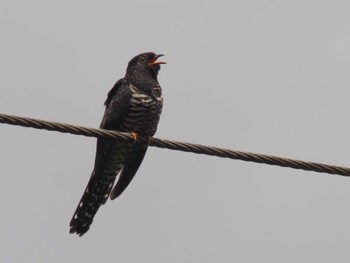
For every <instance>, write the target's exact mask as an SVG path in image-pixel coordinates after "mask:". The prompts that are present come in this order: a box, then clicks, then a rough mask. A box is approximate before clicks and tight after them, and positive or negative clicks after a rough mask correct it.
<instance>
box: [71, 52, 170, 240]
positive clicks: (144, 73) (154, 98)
mask: <svg viewBox="0 0 350 263" xmlns="http://www.w3.org/2000/svg"><path fill="white" fill-rule="evenodd" d="M161 56H163V55H156V54H155V53H153V52H146V53H142V54H140V55H138V56H136V57H134V58H133V59H132V60H130V62H129V64H128V67H127V70H126V74H125V77H124V78H122V79H120V80H118V81H117V82H116V83H115V85H114V86H113V88H112V89H111V90H110V91H109V93H108V96H107V99H106V101H105V106H106V109H105V113H104V116H103V119H102V122H101V125H100V128H102V129H108V130H115V131H121V132H131V133H132V135H133V137H134V138H135V143H132V142H128V141H123V140H112V139H106V138H99V139H97V148H96V157H95V166H94V170H93V172H92V174H91V178H90V181H89V183H88V185H87V187H86V189H85V192H84V194H83V196H82V198H81V200H80V202H79V205H78V207H77V209H76V211H75V213H74V215H73V218H72V220H71V222H70V233H76V234H78V235H80V236H82V235H83V234H84V233H86V232H87V231H88V230H89V228H90V225H91V223H92V221H93V218H94V216H95V214H96V213H97V211H98V209H99V207H100V206H101V205H103V204H105V203H106V201H107V199H108V197H109V196H110V197H111V199H112V200H113V199H115V198H117V197H118V196H119V195H120V194H121V193H122V192H123V191H124V190H125V188H126V187H127V186H128V185H129V183H130V182H131V180H132V178H133V177H134V175H135V174H136V172H137V170H138V168H139V167H140V164H141V162H142V160H143V157H144V156H145V153H146V151H147V148H148V143H147V141H148V142H149V141H150V138H151V137H152V136H153V135H154V134H155V132H156V130H157V125H158V121H159V117H160V114H161V112H162V106H163V97H162V90H161V87H160V85H159V83H158V80H157V75H158V71H159V70H160V65H161V64H165V62H159V61H157V59H158V58H159V57H161ZM136 138H145V140H137V139H136ZM119 173H120V175H119V179H118V181H117V183H116V185H115V186H114V188H113V190H112V187H113V184H114V181H115V179H116V177H117V175H118V174H119Z"/></svg>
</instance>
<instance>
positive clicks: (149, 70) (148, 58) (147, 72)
mask: <svg viewBox="0 0 350 263" xmlns="http://www.w3.org/2000/svg"><path fill="white" fill-rule="evenodd" d="M162 56H164V55H162V54H159V55H157V54H155V53H153V52H145V53H142V54H140V55H137V56H136V57H134V58H133V59H132V60H130V62H129V64H128V68H127V70H126V74H127V75H129V76H130V77H136V76H137V77H141V76H142V77H144V78H147V77H152V78H154V79H157V75H158V71H159V70H160V65H161V64H166V63H165V62H162V61H157V60H158V58H160V57H162Z"/></svg>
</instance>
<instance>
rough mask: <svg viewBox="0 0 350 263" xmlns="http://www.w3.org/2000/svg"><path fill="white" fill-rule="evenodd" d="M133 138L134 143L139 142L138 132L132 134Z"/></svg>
mask: <svg viewBox="0 0 350 263" xmlns="http://www.w3.org/2000/svg"><path fill="white" fill-rule="evenodd" d="M130 134H131V138H132V139H133V141H134V143H135V142H137V133H136V132H130Z"/></svg>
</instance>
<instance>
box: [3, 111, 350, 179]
mask: <svg viewBox="0 0 350 263" xmlns="http://www.w3.org/2000/svg"><path fill="white" fill-rule="evenodd" d="M0 123H6V124H10V125H17V126H23V127H31V128H36V129H44V130H49V131H58V132H62V133H71V134H75V135H83V136H87V137H98V138H111V139H122V140H130V141H134V137H133V136H132V134H131V133H125V132H116V131H110V130H104V129H95V128H89V127H83V126H76V125H70V124H66V123H59V122H51V121H44V120H38V119H32V118H25V117H19V116H13V115H6V114H1V113H0ZM150 146H155V147H158V148H165V149H169V150H177V151H183V152H192V153H196V154H204V155H210V156H217V157H221V158H229V159H237V160H242V161H247V162H256V163H264V164H268V165H275V166H281V167H289V168H293V169H301V170H306V171H314V172H318V173H328V174H337V175H342V176H350V168H347V167H341V166H335V165H327V164H322V163H314V162H305V161H300V160H294V159H289V158H281V157H277V156H272V155H264V154H256V153H250V152H241V151H234V150H229V149H223V148H217V147H210V146H205V145H200V144H193V143H187V142H179V141H170V140H164V139H159V138H152V140H151V142H150Z"/></svg>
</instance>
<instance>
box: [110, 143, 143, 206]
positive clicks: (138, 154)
mask: <svg viewBox="0 0 350 263" xmlns="http://www.w3.org/2000/svg"><path fill="white" fill-rule="evenodd" d="M147 148H148V146H147V145H138V144H135V145H134V147H133V151H132V153H131V154H130V155H129V157H128V158H127V160H126V162H125V164H124V167H123V170H122V171H121V173H120V176H119V179H118V182H117V184H116V185H115V187H114V188H113V190H112V192H111V194H110V197H111V199H112V200H113V199H115V198H117V197H118V196H120V195H121V194H122V193H123V191H124V190H125V189H126V188H127V187H128V185H129V183H130V182H131V180H132V179H133V178H134V175H135V174H136V172H137V170H138V169H139V167H140V165H141V163H142V160H143V158H144V157H145V154H146V151H147Z"/></svg>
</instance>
